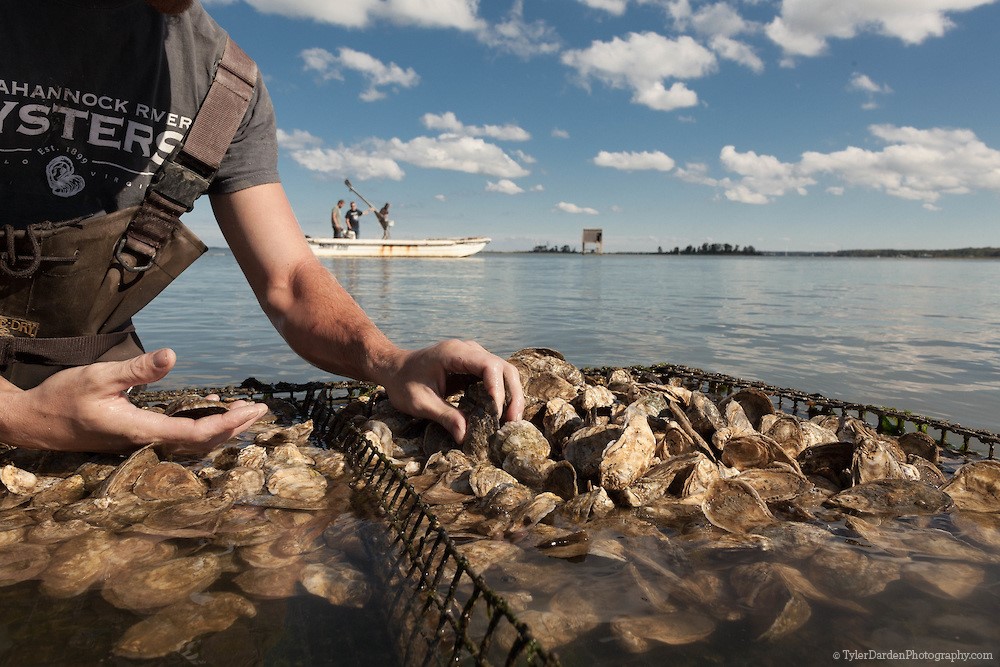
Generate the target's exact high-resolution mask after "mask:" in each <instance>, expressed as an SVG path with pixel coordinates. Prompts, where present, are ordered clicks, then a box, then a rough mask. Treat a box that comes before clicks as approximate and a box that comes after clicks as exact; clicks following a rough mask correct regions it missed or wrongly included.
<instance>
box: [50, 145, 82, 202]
mask: <svg viewBox="0 0 1000 667" xmlns="http://www.w3.org/2000/svg"><path fill="white" fill-rule="evenodd" d="M45 176H46V177H47V178H48V180H49V187H50V188H51V189H52V194H54V195H56V196H58V197H72V196H73V195H75V194H76V193H78V192H80V190H83V188H84V186H85V185H86V182H85V181H84V180H83V177H82V176H80V175H79V174H77V173H76V170H75V169H74V167H73V162H72V160H70V159H69V158H68V157H66V156H65V155H60V156H59V157H57V158H54V159H53V160H52V161H51V162H49V164H48V166H46V167H45Z"/></svg>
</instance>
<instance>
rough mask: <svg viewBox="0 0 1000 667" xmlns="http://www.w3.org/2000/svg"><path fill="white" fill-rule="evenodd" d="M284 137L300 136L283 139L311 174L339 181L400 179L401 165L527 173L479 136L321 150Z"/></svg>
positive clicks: (501, 175)
mask: <svg viewBox="0 0 1000 667" xmlns="http://www.w3.org/2000/svg"><path fill="white" fill-rule="evenodd" d="M282 136H284V137H290V138H296V137H297V138H298V139H297V140H296V141H294V142H291V141H290V140H289V141H285V142H284V144H283V147H284V148H287V149H288V150H289V154H290V155H291V157H292V159H293V160H295V161H296V162H297V163H298V164H300V165H302V166H303V167H305V168H306V169H309V170H310V171H315V172H317V173H320V174H332V175H335V176H337V177H339V175H341V174H345V173H349V174H351V175H352V177H355V178H357V179H358V180H366V179H371V178H387V179H390V180H396V181H398V180H401V179H402V178H403V176H404V173H405V172H404V171H403V168H402V167H401V166H400V163H405V164H411V165H414V166H417V167H422V168H424V169H443V170H447V171H458V172H463V173H467V174H484V175H487V176H494V177H497V178H508V179H510V178H520V177H522V176H527V175H528V174H529V173H530V172H529V171H528V170H527V169H525V168H524V167H522V166H521V165H520V164H518V163H517V162H516V161H515V160H514V159H513V158H511V157H510V156H509V155H507V154H506V153H504V151H503V149H501V148H500V147H499V146H497V145H496V144H491V143H488V142H486V141H484V140H482V139H480V138H478V137H462V136H457V135H453V134H451V135H441V136H438V137H427V136H419V137H414V138H413V139H409V140H403V139H400V138H398V137H393V138H392V139H369V140H367V141H365V142H361V143H359V144H356V145H353V146H343V145H341V146H338V147H336V148H325V147H323V146H321V145H316V144H317V143H318V142H315V141H313V142H308V143H304V142H303V139H304V138H305V137H309V136H311V135H309V134H308V133H304V132H301V131H299V130H293V131H292V132H282Z"/></svg>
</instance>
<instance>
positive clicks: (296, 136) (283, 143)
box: [277, 128, 323, 150]
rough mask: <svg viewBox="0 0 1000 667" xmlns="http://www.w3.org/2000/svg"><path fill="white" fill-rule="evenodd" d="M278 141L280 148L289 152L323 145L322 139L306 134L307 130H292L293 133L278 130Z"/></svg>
mask: <svg viewBox="0 0 1000 667" xmlns="http://www.w3.org/2000/svg"><path fill="white" fill-rule="evenodd" d="M277 139H278V146H280V147H281V148H286V149H288V150H300V149H303V148H309V147H311V146H321V145H322V144H323V140H322V139H320V138H319V137H317V136H314V135H312V134H310V133H309V132H306V131H305V130H292V131H291V132H285V131H284V130H282V129H281V128H278V132H277Z"/></svg>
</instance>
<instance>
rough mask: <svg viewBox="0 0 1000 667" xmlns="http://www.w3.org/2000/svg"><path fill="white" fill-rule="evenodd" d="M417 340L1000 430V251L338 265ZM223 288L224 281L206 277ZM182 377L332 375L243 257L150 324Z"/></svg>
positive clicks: (178, 292) (397, 333)
mask: <svg viewBox="0 0 1000 667" xmlns="http://www.w3.org/2000/svg"><path fill="white" fill-rule="evenodd" d="M324 261H325V262H326V266H328V267H329V268H330V270H331V272H333V273H334V275H336V276H337V278H338V280H340V282H341V283H342V284H343V285H344V287H345V288H346V289H347V290H348V292H350V293H351V295H352V296H354V298H355V299H356V300H357V301H358V302H359V303H360V304H361V305H362V306H363V307H364V308H365V310H366V311H367V312H368V314H369V315H370V316H371V317H372V319H373V320H375V321H376V323H377V324H378V325H379V326H380V327H381V328H382V329H383V330H385V332H386V333H387V334H388V335H389V336H390V338H392V339H393V340H394V341H396V342H397V343H398V344H400V345H402V346H403V347H408V348H414V347H419V346H423V345H426V344H428V343H430V342H433V341H436V340H440V339H442V338H449V337H460V338H473V339H476V340H478V341H479V342H481V343H482V344H483V345H484V346H485V347H487V348H488V349H491V350H493V351H495V352H496V353H498V354H501V355H509V354H511V353H512V352H514V351H516V350H518V349H520V348H522V347H529V346H544V347H550V348H554V349H557V350H559V351H561V352H562V353H563V354H565V355H566V357H567V358H568V359H569V360H570V361H571V362H572V363H574V364H575V365H577V366H628V365H648V364H654V363H660V362H670V363H678V364H685V365H689V366H696V367H700V368H704V369H706V370H712V371H718V372H722V373H727V374H731V375H738V376H743V377H748V378H755V379H759V380H763V381H765V382H768V383H771V384H775V385H780V386H787V387H794V388H797V389H802V390H804V391H809V392H819V393H823V394H827V395H830V396H831V397H835V398H841V399H844V400H851V401H857V402H863V403H873V404H877V405H890V406H893V407H898V408H902V409H909V410H912V411H914V412H919V413H925V414H928V415H929V416H934V417H938V418H944V419H951V420H954V421H957V422H959V423H962V424H965V425H967V426H977V427H983V428H990V429H992V430H1000V415H997V414H996V410H995V408H996V396H997V395H1000V394H998V390H1000V340H998V337H997V336H996V334H995V332H996V331H997V329H998V328H1000V304H998V301H997V298H996V296H995V295H994V293H993V288H992V286H994V285H996V284H998V283H1000V262H988V261H959V260H955V261H951V260H913V259H910V260H892V259H822V258H794V257H775V258H762V257H754V258H694V257H665V256H655V255H653V256H649V255H640V256H627V255H604V256H596V255H588V256H585V257H583V256H580V255H568V256H562V255H555V256H553V255H551V254H549V253H545V254H540V253H524V254H506V253H503V254H488V253H483V254H480V255H477V256H475V257H472V258H466V259H462V260H433V259H405V260H378V259H346V258H344V259H330V260H324ZM205 285H211V286H212V287H211V289H206V288H205ZM136 321H137V325H138V326H139V330H140V333H142V334H143V340H144V342H145V343H146V345H147V347H159V346H163V345H172V346H174V347H175V349H177V351H178V355H179V357H180V362H179V364H178V369H177V370H176V371H175V372H174V373H173V374H172V375H171V376H170V377H169V378H168V381H167V382H168V384H169V383H174V384H173V385H172V386H181V385H185V384H199V385H202V384H206V383H210V382H211V381H212V380H213V379H214V380H218V381H220V382H233V381H235V382H239V381H241V380H242V379H243V378H245V377H247V376H249V375H254V376H256V377H258V378H262V379H268V380H287V381H305V380H310V379H322V378H326V377H328V376H325V375H324V374H323V373H322V372H321V371H319V370H317V369H315V368H313V367H311V366H309V365H308V364H306V363H305V362H303V361H301V360H300V359H298V357H296V356H295V355H294V354H292V353H291V352H290V351H288V349H287V347H286V346H285V345H284V343H283V341H282V340H281V339H280V337H278V336H277V334H276V333H275V332H274V330H273V329H272V328H271V326H270V324H269V323H268V321H267V319H266V318H265V317H264V316H263V314H262V313H261V311H260V308H259V306H258V305H257V303H256V300H255V299H254V297H253V294H252V292H250V290H249V288H248V287H247V286H246V283H245V281H244V279H243V277H242V274H240V272H239V269H238V267H236V265H235V262H234V261H233V260H232V256H231V255H230V254H229V253H228V252H222V251H213V252H212V253H210V254H209V255H208V256H206V257H205V258H203V259H201V260H200V261H199V262H196V263H195V265H194V266H193V267H192V268H191V269H189V270H188V271H187V272H185V274H184V275H182V276H181V278H180V279H179V280H178V281H176V282H175V283H174V284H173V285H171V286H170V287H169V288H168V289H167V291H166V292H165V293H164V294H163V295H162V296H161V297H160V298H159V299H157V300H156V301H154V303H153V304H152V305H151V306H150V307H149V308H147V310H146V311H145V312H144V313H142V314H140V316H139V317H137V318H136Z"/></svg>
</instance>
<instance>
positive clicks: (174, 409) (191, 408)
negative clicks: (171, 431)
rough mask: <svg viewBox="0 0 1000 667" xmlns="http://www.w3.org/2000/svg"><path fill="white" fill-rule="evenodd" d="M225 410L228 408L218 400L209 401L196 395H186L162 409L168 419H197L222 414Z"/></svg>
mask: <svg viewBox="0 0 1000 667" xmlns="http://www.w3.org/2000/svg"><path fill="white" fill-rule="evenodd" d="M227 410H229V408H228V406H226V404H225V403H223V402H221V401H219V400H210V399H208V398H204V397H202V396H199V395H198V394H187V395H185V396H181V397H180V398H178V399H175V400H174V401H172V402H171V403H169V404H168V405H167V406H166V407H165V408H163V414H165V415H167V416H169V417H186V418H188V419H198V418H200V417H207V416H209V415H217V414H222V413H223V412H226V411H227Z"/></svg>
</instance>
